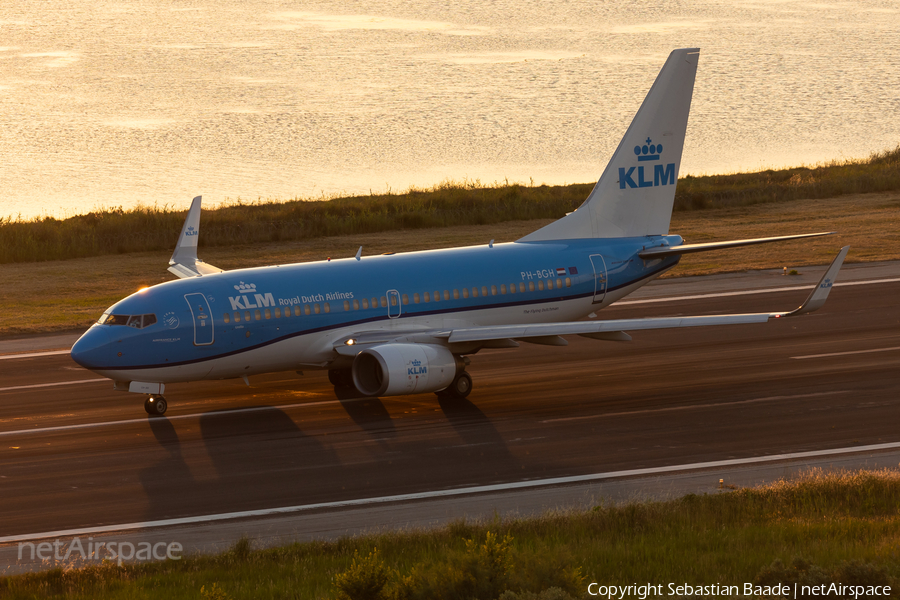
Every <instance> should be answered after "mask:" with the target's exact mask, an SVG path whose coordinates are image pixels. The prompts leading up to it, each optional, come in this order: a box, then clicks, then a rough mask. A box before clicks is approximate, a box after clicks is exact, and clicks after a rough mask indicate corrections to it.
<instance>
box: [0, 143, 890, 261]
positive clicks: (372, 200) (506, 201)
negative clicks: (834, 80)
mask: <svg viewBox="0 0 900 600" xmlns="http://www.w3.org/2000/svg"><path fill="white" fill-rule="evenodd" d="M592 185H593V184H574V185H566V186H547V185H540V186H525V185H519V184H508V185H507V184H504V185H500V184H496V185H489V186H486V185H482V184H481V183H480V182H479V181H464V182H444V183H442V184H439V185H436V186H434V187H433V188H431V189H429V190H420V189H414V188H412V189H410V190H408V191H407V192H405V193H402V194H392V193H386V194H372V195H369V196H355V197H345V198H340V197H336V198H331V199H329V200H320V199H316V200H304V199H294V200H291V201H287V202H274V201H266V202H256V203H249V204H248V203H244V202H243V201H241V200H240V199H238V200H237V201H234V202H232V203H230V204H229V205H226V206H223V207H220V208H217V209H212V210H205V211H204V215H203V221H202V232H203V233H202V236H201V237H202V240H203V244H204V246H205V247H207V248H211V247H233V246H236V245H237V246H239V245H250V244H261V243H266V244H269V243H279V242H286V241H299V240H311V239H316V238H323V237H329V236H357V235H364V234H370V233H376V232H384V231H398V230H412V229H431V228H437V227H454V226H475V225H488V224H498V223H503V222H508V221H524V220H534V219H558V218H560V217H562V216H563V215H564V214H565V213H567V212H570V211H572V210H574V209H575V208H577V207H578V206H579V205H580V204H581V203H582V202H583V201H584V199H585V198H586V197H587V195H588V194H589V192H590V190H591V188H592ZM896 190H900V146H898V147H897V148H896V149H894V150H889V151H885V152H881V153H875V154H873V155H872V156H870V157H869V158H868V159H864V160H849V161H844V162H833V163H830V164H826V165H820V166H816V167H813V168H809V167H797V168H791V169H783V170H778V171H774V170H767V171H761V172H757V173H739V174H732V175H712V176H703V177H692V176H686V177H683V178H681V179H679V181H678V188H677V193H676V197H675V210H676V211H677V212H680V211H691V210H698V209H723V208H735V207H743V206H750V205H754V204H761V203H771V202H787V201H792V200H799V199H810V198H812V199H815V198H834V197H838V196H842V195H846V194H860V193H874V192H885V191H896ZM184 216H185V212H184V211H181V210H174V209H173V208H171V207H168V206H163V207H162V208H160V207H157V206H154V207H139V208H136V209H134V210H130V211H124V210H122V209H121V208H118V209H107V210H103V211H97V212H92V213H89V214H86V215H78V216H74V217H70V218H67V219H64V220H60V219H55V218H52V217H43V218H36V219H31V220H20V219H18V218H17V219H13V218H6V219H0V263H16V262H39V261H48V260H64V259H71V258H84V257H89V256H101V255H109V254H125V253H132V252H143V251H164V250H168V251H171V249H172V246H173V245H174V242H175V240H176V238H177V237H178V233H179V232H180V231H181V226H182V223H183V222H184Z"/></svg>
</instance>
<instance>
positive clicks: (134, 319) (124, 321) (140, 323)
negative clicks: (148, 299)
mask: <svg viewBox="0 0 900 600" xmlns="http://www.w3.org/2000/svg"><path fill="white" fill-rule="evenodd" d="M97 322H98V323H100V324H101V325H127V326H128V327H133V328H135V329H141V328H142V327H149V326H150V325H153V324H154V323H156V315H154V314H149V315H111V314H109V313H104V315H103V316H102V317H100V320H99V321H97Z"/></svg>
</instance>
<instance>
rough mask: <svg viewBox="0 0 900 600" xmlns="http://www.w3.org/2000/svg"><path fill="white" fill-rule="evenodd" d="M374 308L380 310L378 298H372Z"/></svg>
mask: <svg viewBox="0 0 900 600" xmlns="http://www.w3.org/2000/svg"><path fill="white" fill-rule="evenodd" d="M372 308H378V298H372Z"/></svg>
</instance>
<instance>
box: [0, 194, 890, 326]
mask: <svg viewBox="0 0 900 600" xmlns="http://www.w3.org/2000/svg"><path fill="white" fill-rule="evenodd" d="M548 222H550V220H549V219H545V220H534V221H510V222H505V223H499V224H495V225H474V226H456V227H443V228H438V229H427V230H425V229H422V230H414V231H390V232H382V233H368V234H359V235H349V236H333V237H325V238H316V239H312V240H305V241H299V242H280V243H269V244H257V245H254V246H247V247H239V248H224V247H218V248H216V247H213V248H201V251H200V255H201V257H203V258H204V260H206V261H208V262H209V263H210V264H213V265H216V266H218V267H221V268H224V269H233V268H240V267H252V266H259V265H268V264H279V263H291V262H303V261H311V260H322V259H324V258H326V257H329V256H331V257H350V256H353V255H354V254H355V253H356V249H357V248H358V247H359V246H360V245H362V246H363V254H364V255H370V254H379V253H382V252H391V251H393V252H407V251H413V250H424V249H431V248H444V247H449V246H463V245H471V244H484V243H487V242H488V241H489V240H491V239H496V241H497V242H498V243H499V242H504V241H512V240H516V239H518V238H520V237H522V236H523V235H525V234H527V233H529V232H531V231H534V230H535V229H537V228H539V227H541V226H543V225H545V224H546V223H548ZM671 230H672V231H673V232H677V233H680V234H681V235H683V236H684V237H685V239H687V240H688V241H689V242H702V241H711V240H724V239H741V238H748V237H763V236H770V235H786V234H791V233H808V232H814V231H829V230H837V231H838V232H839V233H840V235H837V236H830V237H824V238H814V239H812V240H806V241H799V242H788V243H779V244H768V245H762V246H752V247H748V248H738V249H734V250H725V251H717V252H704V253H698V254H689V255H687V256H685V257H684V258H683V259H682V262H681V264H680V265H679V266H678V268H677V269H675V271H674V272H673V273H672V274H671V276H686V275H701V274H712V273H725V272H734V271H744V270H747V269H765V268H779V269H780V268H781V267H783V266H787V267H789V268H795V267H802V266H806V265H811V264H819V265H821V264H827V263H828V262H829V261H830V260H831V259H832V258H833V257H834V255H835V254H836V253H837V250H838V248H839V247H840V246H842V245H845V244H850V245H851V246H852V249H851V252H850V255H849V257H848V262H862V261H873V260H897V259H900V192H891V193H873V194H860V195H856V196H842V197H838V198H829V199H824V200H795V201H786V202H780V203H771V204H755V205H750V206H742V207H733V208H722V209H708V210H702V211H688V212H680V213H675V214H674V215H673V218H672V227H671ZM170 254H171V248H167V249H165V250H162V251H156V252H139V253H130V254H123V255H119V256H115V257H110V256H100V257H87V258H78V259H71V260H58V261H46V262H37V263H29V264H28V265H27V266H26V265H23V264H18V263H13V264H0V281H3V282H4V285H3V286H0V305H2V306H3V307H4V310H3V311H0V337H10V336H16V335H29V334H35V333H47V332H54V331H64V330H74V329H79V328H80V329H85V328H87V327H88V326H89V325H90V323H91V322H93V321H94V320H96V319H97V317H99V316H100V314H101V313H102V312H103V311H104V310H105V309H106V308H107V307H108V306H110V305H112V304H113V303H114V302H116V301H118V300H119V299H121V298H123V297H125V296H127V295H128V294H131V293H132V292H134V291H136V290H138V289H139V288H141V287H144V286H149V285H154V284H157V283H160V282H162V281H167V280H169V279H173V278H174V276H172V275H170V274H169V273H168V272H166V270H165V269H166V266H167V265H168V258H169V255H170Z"/></svg>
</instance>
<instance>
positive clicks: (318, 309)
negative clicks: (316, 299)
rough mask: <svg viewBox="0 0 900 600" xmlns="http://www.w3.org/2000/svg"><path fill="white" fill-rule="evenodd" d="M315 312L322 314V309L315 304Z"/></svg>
mask: <svg viewBox="0 0 900 600" xmlns="http://www.w3.org/2000/svg"><path fill="white" fill-rule="evenodd" d="M313 312H314V313H316V314H319V313H320V312H322V307H321V306H319V305H318V304H313Z"/></svg>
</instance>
